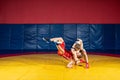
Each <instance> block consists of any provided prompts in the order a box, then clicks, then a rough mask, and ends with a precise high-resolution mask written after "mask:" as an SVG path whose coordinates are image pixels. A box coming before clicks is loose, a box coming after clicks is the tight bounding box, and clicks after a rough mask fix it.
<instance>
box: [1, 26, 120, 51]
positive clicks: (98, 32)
mask: <svg viewBox="0 0 120 80" xmlns="http://www.w3.org/2000/svg"><path fill="white" fill-rule="evenodd" d="M43 37H47V38H53V37H63V39H64V40H65V43H66V49H70V48H71V46H72V45H73V43H74V41H75V40H76V38H81V39H82V40H83V43H84V48H85V49H86V50H88V51H89V50H90V51H101V50H102V51H110V50H113V51H116V50H117V51H119V50H120V24H0V51H7V50H20V51H21V50H22V51H24V50H28V51H42V50H43V51H48V50H49V51H50V50H57V48H56V46H55V44H54V43H46V42H45V41H43V40H42V38H43Z"/></svg>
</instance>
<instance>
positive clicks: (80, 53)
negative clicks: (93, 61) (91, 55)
mask: <svg viewBox="0 0 120 80" xmlns="http://www.w3.org/2000/svg"><path fill="white" fill-rule="evenodd" d="M50 41H51V42H54V43H55V44H56V47H57V49H58V52H57V53H58V55H60V56H63V57H64V58H65V59H67V60H69V63H68V64H67V67H68V68H72V67H73V65H79V63H85V64H86V65H85V66H86V68H89V63H88V56H87V53H86V50H85V49H84V47H83V42H82V40H81V39H77V41H76V42H75V43H74V44H73V46H72V48H71V51H68V50H66V49H65V42H64V40H63V38H62V37H57V38H51V39H50ZM82 57H83V58H84V59H82Z"/></svg>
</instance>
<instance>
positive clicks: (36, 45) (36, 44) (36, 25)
mask: <svg viewBox="0 0 120 80" xmlns="http://www.w3.org/2000/svg"><path fill="white" fill-rule="evenodd" d="M37 45H38V24H36V51H38V47H37Z"/></svg>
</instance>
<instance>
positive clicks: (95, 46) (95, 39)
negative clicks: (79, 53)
mask: <svg viewBox="0 0 120 80" xmlns="http://www.w3.org/2000/svg"><path fill="white" fill-rule="evenodd" d="M103 33H104V32H103V27H102V25H99V24H92V25H90V32H89V39H90V40H89V41H90V42H89V47H90V49H92V50H102V49H103V35H104V34H103Z"/></svg>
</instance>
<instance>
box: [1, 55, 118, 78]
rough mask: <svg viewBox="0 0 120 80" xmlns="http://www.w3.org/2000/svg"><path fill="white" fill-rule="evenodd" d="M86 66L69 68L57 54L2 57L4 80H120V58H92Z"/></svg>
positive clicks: (92, 56) (91, 56)
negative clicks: (87, 66)
mask: <svg viewBox="0 0 120 80" xmlns="http://www.w3.org/2000/svg"><path fill="white" fill-rule="evenodd" d="M88 56H89V62H90V68H89V69H85V68H84V66H85V65H84V64H81V66H74V67H73V68H72V69H69V68H66V65H67V63H68V61H66V60H65V59H64V58H62V57H60V56H58V55H57V54H31V55H21V56H12V57H4V58H0V80H120V58H117V57H109V56H100V55H88Z"/></svg>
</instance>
